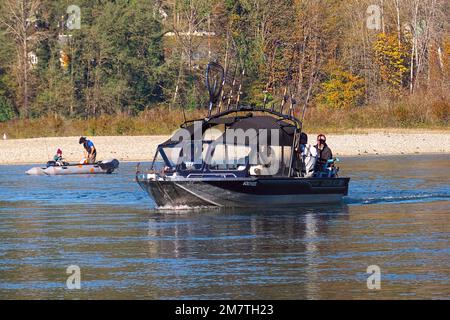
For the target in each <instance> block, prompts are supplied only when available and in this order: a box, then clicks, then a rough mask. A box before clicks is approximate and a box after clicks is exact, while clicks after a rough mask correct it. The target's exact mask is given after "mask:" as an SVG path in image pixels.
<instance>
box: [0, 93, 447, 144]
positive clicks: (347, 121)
mask: <svg viewBox="0 0 450 320" xmlns="http://www.w3.org/2000/svg"><path fill="white" fill-rule="evenodd" d="M205 114H206V110H205V109H202V110H191V111H186V117H187V119H198V118H203V117H204V116H205ZM297 114H298V113H297ZM449 120H450V103H449V101H448V100H441V99H435V98H430V97H429V98H426V97H422V98H421V99H417V98H415V97H414V96H411V97H409V98H405V99H403V100H400V101H398V102H389V101H385V102H382V103H379V104H376V105H369V106H364V107H355V108H353V109H347V110H332V109H325V108H319V107H311V108H310V109H309V110H308V112H307V116H306V118H305V127H304V129H305V131H307V132H323V133H346V132H347V133H348V132H352V133H358V132H359V133H362V132H368V131H371V130H374V129H386V128H389V129H427V130H449V129H450V127H449ZM182 122H183V112H182V110H181V109H176V110H172V111H169V110H167V109H165V108H153V109H150V110H148V111H145V112H142V113H140V114H139V116H136V117H129V116H127V115H113V116H111V115H104V116H100V117H97V118H92V119H87V120H84V119H65V118H62V117H60V116H55V115H49V116H46V117H41V118H37V119H16V120H11V121H8V122H2V123H0V134H1V135H3V133H6V134H7V135H8V137H9V138H35V137H51V136H81V135H87V136H116V135H119V136H121V135H166V134H170V133H172V132H173V131H174V130H175V129H176V128H178V127H179V125H180V124H181V123H182Z"/></svg>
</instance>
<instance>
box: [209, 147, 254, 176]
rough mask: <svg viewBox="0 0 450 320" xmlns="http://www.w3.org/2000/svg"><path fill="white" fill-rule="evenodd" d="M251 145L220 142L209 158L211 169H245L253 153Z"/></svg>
mask: <svg viewBox="0 0 450 320" xmlns="http://www.w3.org/2000/svg"><path fill="white" fill-rule="evenodd" d="M251 151H252V150H251V148H250V147H249V146H239V145H228V144H219V145H216V146H215V148H214V153H213V155H212V156H211V159H210V160H209V163H208V164H209V169H211V170H243V169H245V168H246V166H247V164H248V163H249V157H250V154H251Z"/></svg>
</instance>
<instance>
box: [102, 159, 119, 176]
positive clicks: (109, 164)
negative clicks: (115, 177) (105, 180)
mask: <svg viewBox="0 0 450 320" xmlns="http://www.w3.org/2000/svg"><path fill="white" fill-rule="evenodd" d="M98 165H99V167H100V168H102V169H103V170H106V171H107V173H112V172H113V171H114V170H116V169H117V168H118V167H119V160H117V159H111V160H105V161H101V162H99V163H98Z"/></svg>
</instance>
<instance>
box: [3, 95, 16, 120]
mask: <svg viewBox="0 0 450 320" xmlns="http://www.w3.org/2000/svg"><path fill="white" fill-rule="evenodd" d="M14 116H15V113H14V108H13V106H12V103H11V102H10V101H9V100H8V99H7V98H5V97H0V122H5V121H8V120H11V119H12V118H14Z"/></svg>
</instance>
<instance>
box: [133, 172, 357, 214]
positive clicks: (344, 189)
mask: <svg viewBox="0 0 450 320" xmlns="http://www.w3.org/2000/svg"><path fill="white" fill-rule="evenodd" d="M137 180H138V183H139V185H140V186H141V188H142V189H143V190H144V191H146V192H147V193H148V194H149V195H150V196H151V197H152V198H153V200H154V201H155V203H156V204H157V205H158V207H178V206H189V207H199V206H216V207H258V208H267V207H284V206H301V205H308V204H329V203H339V202H341V201H342V198H343V196H345V195H347V194H348V184H349V181H350V178H311V179H305V178H257V179H252V178H250V179H247V178H245V179H217V180H213V179H211V180H204V179H202V180H199V179H183V180H178V181H173V180H153V179H139V178H138V179H137Z"/></svg>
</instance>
